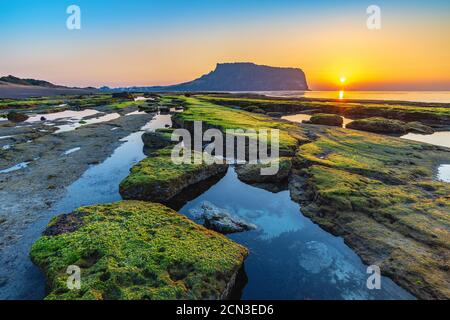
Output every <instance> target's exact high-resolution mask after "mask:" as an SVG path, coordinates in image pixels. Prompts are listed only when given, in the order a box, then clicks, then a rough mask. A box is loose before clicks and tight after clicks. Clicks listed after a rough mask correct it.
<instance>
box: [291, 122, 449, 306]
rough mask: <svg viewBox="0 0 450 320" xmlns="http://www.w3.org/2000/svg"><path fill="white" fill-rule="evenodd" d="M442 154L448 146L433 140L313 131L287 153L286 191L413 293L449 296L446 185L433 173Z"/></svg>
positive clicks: (444, 156) (443, 158) (446, 154)
mask: <svg viewBox="0 0 450 320" xmlns="http://www.w3.org/2000/svg"><path fill="white" fill-rule="evenodd" d="M448 159H450V152H449V151H446V150H445V149H443V148H439V147H436V146H432V145H427V144H422V143H417V142H413V141H409V140H404V139H399V138H395V137H390V136H385V135H376V134H372V133H367V132H362V131H352V130H346V129H337V128H329V129H320V131H319V130H317V132H316V137H315V139H314V141H313V142H311V143H308V144H304V145H302V146H301V147H300V148H299V150H298V153H297V156H296V157H295V158H294V161H293V169H292V171H293V174H292V175H291V177H290V190H291V196H292V197H293V199H296V201H299V202H301V203H302V212H303V213H304V214H305V215H307V216H309V217H310V218H311V219H312V220H313V221H314V222H316V223H319V224H320V225H321V226H322V227H324V228H325V229H327V230H328V231H331V232H332V233H334V234H337V235H340V236H343V237H344V238H345V240H346V243H348V244H349V245H350V246H351V247H352V248H353V249H355V250H356V252H357V253H358V254H359V255H360V256H361V257H362V259H363V260H364V261H365V262H366V263H367V264H377V265H379V266H380V268H381V270H382V272H383V274H385V275H387V276H389V277H391V278H392V279H393V280H394V281H395V282H397V283H398V284H400V285H401V286H403V287H404V288H406V289H408V290H409V291H410V292H411V293H413V294H414V295H416V296H417V297H419V298H423V299H448V298H449V297H450V277H449V276H448V258H449V257H450V248H449V240H450V232H449V230H450V216H449V215H448V212H450V184H448V183H445V182H440V181H436V178H435V169H436V167H437V166H438V165H439V164H440V163H446V161H448ZM417 279H420V281H421V283H422V285H421V286H417V285H416V281H417Z"/></svg>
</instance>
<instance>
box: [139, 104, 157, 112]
mask: <svg viewBox="0 0 450 320" xmlns="http://www.w3.org/2000/svg"><path fill="white" fill-rule="evenodd" d="M139 111H144V112H147V113H152V112H158V106H157V105H154V104H148V105H147V106H142V105H141V106H139Z"/></svg>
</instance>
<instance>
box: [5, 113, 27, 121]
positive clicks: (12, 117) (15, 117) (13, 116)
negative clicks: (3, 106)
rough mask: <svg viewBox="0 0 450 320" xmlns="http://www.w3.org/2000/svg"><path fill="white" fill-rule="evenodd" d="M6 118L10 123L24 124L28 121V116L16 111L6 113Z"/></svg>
mask: <svg viewBox="0 0 450 320" xmlns="http://www.w3.org/2000/svg"><path fill="white" fill-rule="evenodd" d="M7 118H8V120H9V121H11V122H16V123H18V122H24V121H26V120H27V119H28V116H27V115H26V114H24V113H20V112H16V111H11V112H10V113H8V115H7Z"/></svg>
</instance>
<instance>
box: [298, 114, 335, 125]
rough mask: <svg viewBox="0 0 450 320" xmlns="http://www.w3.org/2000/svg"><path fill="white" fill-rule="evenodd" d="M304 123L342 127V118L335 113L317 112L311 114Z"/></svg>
mask: <svg viewBox="0 0 450 320" xmlns="http://www.w3.org/2000/svg"><path fill="white" fill-rule="evenodd" d="M305 123H310V124H320V125H324V126H334V127H342V124H343V123H344V119H343V118H342V117H341V116H338V115H337V114H325V113H318V114H315V115H313V116H311V119H309V120H308V121H305Z"/></svg>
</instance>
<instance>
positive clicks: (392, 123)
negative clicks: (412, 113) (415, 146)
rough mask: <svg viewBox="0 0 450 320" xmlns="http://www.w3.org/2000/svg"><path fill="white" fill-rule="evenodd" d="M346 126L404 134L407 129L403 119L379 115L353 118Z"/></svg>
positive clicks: (375, 131) (376, 131) (355, 128)
mask: <svg viewBox="0 0 450 320" xmlns="http://www.w3.org/2000/svg"><path fill="white" fill-rule="evenodd" d="M347 128H348V129H354V130H360V131H368V132H374V133H385V134H399V135H401V134H405V133H407V131H408V129H407V127H406V124H405V123H404V122H403V121H400V120H392V119H386V118H381V117H374V118H367V119H359V120H355V121H352V122H350V123H349V124H347Z"/></svg>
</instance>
